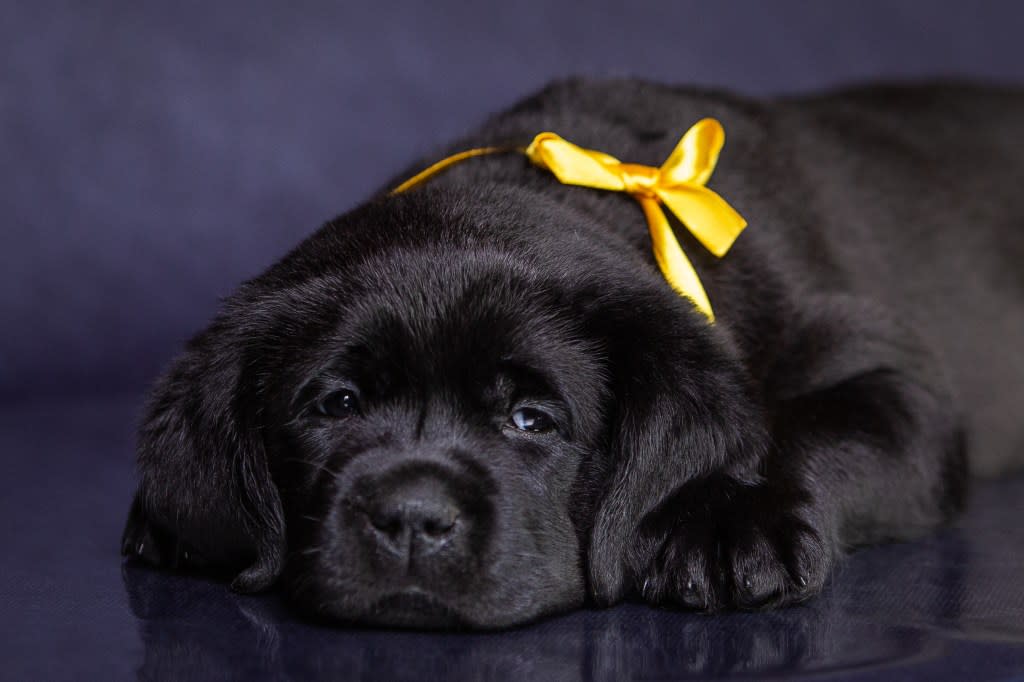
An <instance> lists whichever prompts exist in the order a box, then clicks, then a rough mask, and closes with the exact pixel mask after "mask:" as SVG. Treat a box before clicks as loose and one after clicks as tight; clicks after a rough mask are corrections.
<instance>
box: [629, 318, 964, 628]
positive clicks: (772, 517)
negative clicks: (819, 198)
mask: <svg viewBox="0 0 1024 682" xmlns="http://www.w3.org/2000/svg"><path fill="white" fill-rule="evenodd" d="M830 308H831V310H830V312H829V313H828V314H827V315H811V316H809V319H806V320H805V321H804V323H803V324H802V325H801V326H800V329H801V335H800V336H799V337H797V338H795V339H794V341H793V342H792V343H791V344H789V345H788V347H787V351H788V354H787V356H786V357H785V358H783V360H782V361H781V362H780V363H779V366H778V367H777V368H775V370H776V372H781V375H780V374H776V376H777V377H778V379H776V380H775V381H772V385H771V386H770V388H771V389H774V390H773V394H774V396H773V397H774V399H773V400H772V402H771V404H770V405H769V409H770V412H771V422H772V435H773V450H772V452H771V454H770V456H769V457H768V459H767V460H766V461H765V462H763V463H762V465H761V470H760V472H759V473H760V474H761V482H760V483H755V484H750V483H740V482H739V481H737V480H736V479H735V478H732V477H730V476H728V475H724V474H722V475H715V476H711V477H708V478H705V479H703V480H698V481H693V482H690V483H688V484H687V485H686V486H684V487H683V488H682V489H681V490H679V491H678V492H677V494H676V495H674V496H673V498H672V499H671V500H669V501H668V502H667V503H666V504H663V505H662V506H661V507H660V508H659V509H658V510H657V511H656V512H655V513H653V514H651V515H650V517H648V519H646V520H645V523H644V524H643V526H642V527H641V534H642V535H643V536H644V537H645V538H646V539H647V541H648V542H649V543H650V544H649V546H652V547H656V549H654V551H653V552H652V555H651V556H652V558H651V562H650V565H649V566H648V568H647V570H646V572H645V574H644V575H642V576H638V581H637V582H638V588H639V589H640V591H641V593H642V594H643V595H644V597H645V598H646V599H648V600H649V601H652V602H655V603H673V604H677V605H682V606H685V607H689V608H698V609H703V610H717V609H719V608H723V607H730V606H732V607H738V608H760V607H765V606H775V605H782V604H787V603H794V602H799V601H802V600H804V599H806V598H808V597H809V596H811V595H813V594H815V593H816V592H817V591H818V590H820V588H821V586H822V584H823V583H824V580H825V578H826V577H827V575H828V573H829V570H830V568H831V567H832V565H833V563H834V561H835V560H836V559H837V558H838V557H840V556H841V555H842V553H843V552H844V551H846V550H848V549H849V548H851V547H853V546H856V545H859V544H864V543H871V542H878V541H882V540H887V539H900V538H908V537H912V536H914V535H917V534H919V533H921V532H923V531H925V530H927V529H930V528H934V527H935V526H937V525H939V524H941V523H943V522H944V521H946V520H948V519H949V518H950V517H951V516H952V515H954V514H955V513H956V512H957V511H959V509H960V508H961V507H962V505H963V502H964V496H965V485H966V477H967V473H966V460H965V454H964V446H963V437H962V430H961V426H960V421H959V419H958V418H957V414H956V411H955V410H954V408H953V403H952V400H951V398H950V396H949V392H948V390H947V389H946V388H945V383H944V381H943V380H942V372H941V371H940V370H939V368H938V367H937V365H935V364H934V363H932V362H930V361H929V360H928V359H927V358H928V356H927V353H926V352H925V350H924V348H923V347H922V346H920V345H919V344H916V343H913V342H912V339H911V337H910V336H908V335H906V334H904V333H902V332H901V330H900V329H899V327H898V326H896V325H891V324H887V323H886V319H887V318H886V317H885V316H884V315H879V314H878V313H877V311H875V314H874V316H872V317H867V318H866V317H864V313H865V312H866V310H865V308H866V306H865V305H864V304H860V303H851V302H850V301H846V300H835V301H829V302H828V303H827V305H824V306H821V307H819V308H817V309H818V310H829V309H830ZM868 308H870V307H868ZM865 319H867V320H870V323H869V324H870V326H868V327H865V322H864V320H865ZM769 395H772V394H771V393H770V394H769Z"/></svg>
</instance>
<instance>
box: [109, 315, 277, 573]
mask: <svg viewBox="0 0 1024 682" xmlns="http://www.w3.org/2000/svg"><path fill="white" fill-rule="evenodd" d="M237 328H238V327H237V326H236V325H232V324H226V323H225V322H224V321H223V319H222V320H219V321H218V322H215V323H214V325H213V326H211V327H210V329H208V330H207V331H206V332H204V333H203V334H201V335H200V336H198V337H196V338H195V339H193V341H192V342H191V343H190V344H189V346H188V348H187V349H186V351H185V353H184V354H183V355H182V356H181V357H179V358H178V360H177V361H176V363H175V364H174V366H173V367H172V368H171V370H170V371H169V372H168V373H167V374H166V375H165V376H164V377H163V378H161V379H160V381H159V382H158V383H157V385H156V387H155V388H154V391H153V396H152V399H151V402H150V404H149V406H148V410H147V413H146V415H145V417H144V420H143V423H142V427H141V429H140V432H139V440H138V462H139V472H140V476H141V480H140V483H139V489H138V492H137V493H136V495H135V500H134V502H133V503H132V507H131V511H130V513H129V516H128V523H127V526H126V527H125V531H124V536H123V540H122V553H123V554H125V555H131V556H138V557H140V558H142V559H143V560H146V561H148V562H150V563H153V564H156V565H160V566H166V567H172V568H177V567H191V568H203V569H206V570H215V571H230V572H232V573H237V575H236V577H235V578H234V581H233V582H232V588H233V589H236V590H238V591H241V592H253V591H257V590H261V589H265V588H267V587H269V586H270V585H271V584H272V583H273V582H274V581H275V580H276V579H277V577H278V575H279V574H280V572H281V569H282V564H283V562H284V553H285V527H284V518H283V514H282V509H281V501H280V497H279V494H278V491H277V488H276V487H275V485H274V483H273V481H272V480H271V475H270V469H269V466H268V461H267V453H266V448H265V446H264V443H263V436H262V431H261V428H260V425H259V421H258V419H259V414H260V411H259V409H258V407H257V404H256V394H257V392H256V390H255V386H249V385H247V381H246V378H245V376H244V371H243V368H244V367H245V366H246V365H247V364H248V363H247V360H246V354H245V352H244V346H243V341H242V340H241V339H240V338H236V337H235V335H234V333H233V332H232V330H233V329H237Z"/></svg>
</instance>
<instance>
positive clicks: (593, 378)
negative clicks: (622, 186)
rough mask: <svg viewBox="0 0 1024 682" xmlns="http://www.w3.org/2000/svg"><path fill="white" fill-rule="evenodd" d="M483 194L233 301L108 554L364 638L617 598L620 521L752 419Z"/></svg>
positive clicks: (740, 403) (685, 314)
mask: <svg viewBox="0 0 1024 682" xmlns="http://www.w3.org/2000/svg"><path fill="white" fill-rule="evenodd" d="M494 196H495V199H494V201H492V202H490V203H488V205H487V207H486V209H481V208H480V207H479V206H475V205H473V204H464V203H463V202H462V201H461V200H460V199H459V197H458V196H457V195H450V194H446V193H443V192H430V191H423V192H417V193H415V194H413V195H410V196H408V197H399V198H389V199H385V200H382V201H380V202H377V203H375V204H371V205H369V206H367V207H365V208H363V209H361V210H358V211H356V212H354V213H352V214H349V215H348V216H345V217H344V218H342V219H340V220H339V221H337V222H335V223H333V224H331V225H328V226H327V227H325V228H324V229H323V230H321V231H320V232H319V233H318V234H317V235H315V236H314V237H312V238H311V239H310V240H308V241H307V242H306V243H304V244H303V245H301V246H300V247H299V248H298V249H297V250H296V251H295V252H293V253H292V254H290V255H289V256H288V257H286V258H285V259H284V260H283V261H282V262H281V263H279V264H278V265H276V266H275V267H274V268H272V269H271V270H270V271H269V272H268V273H266V274H265V275H263V276H262V277H260V278H258V279H257V280H254V281H253V282H250V283H248V284H247V285H245V286H244V287H243V288H242V290H241V291H240V292H239V293H238V294H236V295H235V296H234V297H233V298H232V299H231V300H230V301H229V302H228V303H227V305H226V306H225V310H224V311H223V312H222V314H221V315H220V316H219V317H218V319H217V320H216V321H215V322H214V324H213V325H212V326H211V327H210V328H209V329H208V330H207V331H206V332H204V333H203V334H201V335H200V336H199V337H197V338H196V339H195V340H194V341H193V342H192V343H191V344H190V346H189V348H188V349H187V350H186V352H185V354H184V355H183V356H182V357H181V358H180V359H179V360H178V362H177V363H176V365H175V366H174V367H173V368H172V369H171V371H170V372H169V373H168V375H167V376H166V377H165V378H164V379H163V380H162V382H161V383H160V384H159V385H158V386H157V388H156V391H155V397H154V401H153V403H152V405H151V409H150V412H149V415H148V417H147V419H146V421H145V423H144V426H143V429H142V434H141V438H140V464H141V472H142V482H141V485H140V490H139V494H138V496H137V498H136V503H135V505H134V506H133V512H132V515H131V518H130V519H129V526H128V529H127V530H126V535H125V550H126V552H128V553H132V554H138V555H141V556H143V557H144V558H148V559H150V560H151V561H155V562H157V563H177V564H181V563H185V564H193V565H202V566H209V567H212V568H221V569H224V570H237V571H240V572H239V573H238V575H237V577H236V578H235V583H234V585H235V586H236V587H237V588H239V589H241V590H244V591H249V590H255V589H261V588H264V587H266V586H268V585H270V584H272V583H273V582H275V581H276V580H277V578H278V577H280V576H282V575H283V576H284V585H285V587H286V589H287V590H288V591H289V592H290V594H291V595H292V597H293V598H294V600H295V601H296V603H298V604H300V605H301V606H302V607H304V608H305V609H306V610H308V611H311V612H312V613H314V614H318V615H320V616H323V617H327V618H331V619H338V620H345V621H357V622H368V623H374V624H384V625H406V626H445V625H468V626H474V627H499V626H504V625H509V624H513V623H518V622H523V621H526V620H530V619H532V618H535V617H537V616H539V615H542V614H545V613H550V612H552V611H557V610H565V609H568V608H572V607H574V606H578V605H580V604H582V603H584V601H585V600H586V599H587V596H588V595H590V596H592V597H593V598H594V599H595V600H597V601H599V602H603V603H610V602H613V601H615V600H617V599H619V598H621V597H622V596H623V595H625V594H626V593H627V592H628V591H629V590H630V589H631V587H632V583H631V579H632V576H633V574H634V573H635V572H636V571H637V570H639V569H640V568H642V564H643V563H644V561H645V558H644V557H645V556H646V555H647V554H649V553H650V551H651V548H650V547H644V546H641V544H640V542H639V540H638V539H637V536H636V532H635V531H636V528H637V526H638V524H639V523H640V521H641V520H642V519H643V517H644V516H646V515H647V514H649V513H650V512H651V511H652V510H653V509H655V508H656V507H657V506H658V503H659V501H660V500H662V499H665V498H666V497H668V496H669V495H670V494H671V493H672V492H674V491H675V490H677V489H678V488H679V487H680V486H681V485H682V484H683V483H685V482H687V481H689V480H692V479H693V478H695V477H699V476H702V475H704V474H706V473H708V472H710V471H711V470H714V469H720V468H722V467H734V468H737V469H742V468H743V466H744V465H745V463H746V462H748V461H749V459H750V457H751V456H752V455H753V451H754V450H755V449H756V448H754V447H748V445H749V441H750V440H751V439H750V437H749V433H751V429H750V428H749V423H748V422H750V421H755V420H756V415H755V414H754V411H753V408H752V406H751V401H750V400H749V398H748V396H747V395H746V393H745V389H744V382H743V378H742V375H741V373H740V372H739V369H738V367H739V365H738V363H736V362H735V361H734V360H733V359H732V358H731V356H730V354H729V351H728V344H727V343H725V341H724V339H722V338H720V336H721V335H720V334H719V333H717V332H716V331H715V330H714V329H712V328H710V327H709V326H708V325H707V323H706V321H704V320H703V318H702V317H701V316H700V315H699V314H698V313H696V312H695V311H693V310H692V308H691V307H690V306H689V305H688V304H686V302H685V301H682V300H680V299H679V298H678V297H677V296H676V295H675V294H674V293H672V292H671V290H669V289H668V287H667V286H666V285H665V284H664V283H663V282H661V281H660V280H658V279H657V277H656V276H654V275H652V274H651V273H649V272H647V271H646V270H645V268H644V266H643V265H642V264H639V263H630V262H629V261H628V257H622V256H621V255H617V254H615V252H614V251H608V250H607V248H606V247H603V246H601V245H600V244H599V243H597V242H596V241H594V242H592V241H588V240H582V241H581V240H580V239H579V238H578V236H579V234H581V231H583V232H582V233H583V234H586V232H585V230H586V229H588V228H587V226H586V222H585V221H584V220H583V219H582V218H581V217H579V216H576V215H573V214H571V213H569V212H567V211H566V210H565V209H564V208H560V207H556V206H548V205H544V204H542V203H541V204H538V202H537V201H536V200H535V199H533V198H530V200H529V202H528V201H525V200H524V198H523V197H520V196H518V195H516V194H515V193H514V192H511V191H501V190H497V189H495V190H494ZM527 206H529V208H528V209H527V208H525V207H527ZM577 223H578V224H577ZM754 431H756V429H754ZM147 544H148V546H149V547H148V550H147V548H146V545H147ZM140 545H142V548H141V549H140ZM186 555H187V556H186Z"/></svg>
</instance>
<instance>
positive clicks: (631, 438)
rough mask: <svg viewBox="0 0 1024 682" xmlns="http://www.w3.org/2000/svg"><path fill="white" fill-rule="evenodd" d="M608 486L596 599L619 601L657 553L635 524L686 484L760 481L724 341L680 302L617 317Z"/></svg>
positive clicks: (762, 441)
mask: <svg viewBox="0 0 1024 682" xmlns="http://www.w3.org/2000/svg"><path fill="white" fill-rule="evenodd" d="M609 319H611V320H613V321H614V322H613V323H614V328H609V332H608V333H607V334H606V338H609V339H610V342H609V343H608V349H609V355H610V357H609V359H610V363H611V371H612V400H613V401H614V409H613V410H612V411H611V413H610V414H611V420H612V423H613V427H612V429H613V430H612V432H611V435H610V439H609V453H608V455H609V459H608V464H607V468H608V473H607V477H608V478H607V487H606V488H605V491H604V496H603V498H602V499H601V500H600V502H599V503H598V505H597V512H596V514H595V518H594V526H593V530H592V536H591V547H590V581H591V591H592V594H593V597H594V599H595V601H596V602H598V603H601V604H611V603H614V602H616V601H619V600H620V599H622V598H623V597H624V596H626V594H627V592H628V591H629V590H630V589H631V588H633V587H635V586H633V585H632V584H631V581H632V579H633V578H634V577H635V575H636V574H637V571H639V570H640V569H641V568H642V567H644V566H646V565H647V563H648V561H649V558H650V555H651V553H652V552H653V551H654V550H655V549H656V547H654V546H650V540H647V541H646V542H647V545H645V541H644V540H642V539H641V537H640V533H638V527H639V526H640V524H641V521H643V519H644V518H645V517H646V516H647V515H648V514H650V513H651V512H652V511H654V510H656V509H658V508H659V506H660V505H662V504H664V503H666V502H667V501H668V500H669V499H670V498H671V497H672V495H673V493H675V492H677V491H678V490H679V489H680V488H681V487H682V486H683V485H685V484H686V483H687V482H690V481H694V480H697V479H700V478H702V477H706V476H709V475H711V474H717V473H723V474H725V475H727V476H729V477H733V478H736V479H737V480H739V481H743V482H753V481H754V480H756V479H757V466H758V463H759V462H761V461H763V455H764V453H765V452H766V450H767V447H766V446H767V442H768V437H767V431H766V428H765V425H764V418H763V416H762V414H761V410H760V408H759V407H758V406H757V404H756V402H755V400H754V398H753V396H752V392H751V390H750V385H751V382H750V380H749V378H748V377H747V376H746V372H745V370H744V369H743V366H742V365H741V363H740V362H739V361H738V359H737V358H736V355H735V353H734V352H733V350H732V345H731V343H730V342H729V339H728V337H727V334H726V333H725V332H724V330H723V329H722V328H720V327H719V326H712V325H709V324H708V323H707V320H705V319H704V318H703V317H702V316H701V315H700V314H699V313H697V312H696V311H695V310H693V309H690V308H689V306H688V305H687V304H686V303H685V302H684V301H674V302H673V305H671V306H669V307H666V306H665V305H664V303H663V302H661V301H656V300H655V301H651V302H649V303H648V304H647V305H644V304H639V305H634V306H631V307H630V308H629V309H628V310H621V311H617V312H616V313H613V314H612V315H611V316H610V317H609Z"/></svg>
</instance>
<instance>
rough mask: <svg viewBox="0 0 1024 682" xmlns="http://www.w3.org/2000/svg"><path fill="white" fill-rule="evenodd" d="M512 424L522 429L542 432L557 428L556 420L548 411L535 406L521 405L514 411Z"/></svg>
mask: <svg viewBox="0 0 1024 682" xmlns="http://www.w3.org/2000/svg"><path fill="white" fill-rule="evenodd" d="M511 422H512V425H513V426H515V427H516V428H517V429H519V430H520V431H529V432H531V433H541V432H543V431H550V430H551V429H553V428H555V420H554V419H552V418H551V415H549V414H548V413H547V412H544V411H542V410H538V409H537V408H535V407H520V408H519V409H518V410H516V411H515V412H513V413H512V418H511Z"/></svg>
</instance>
